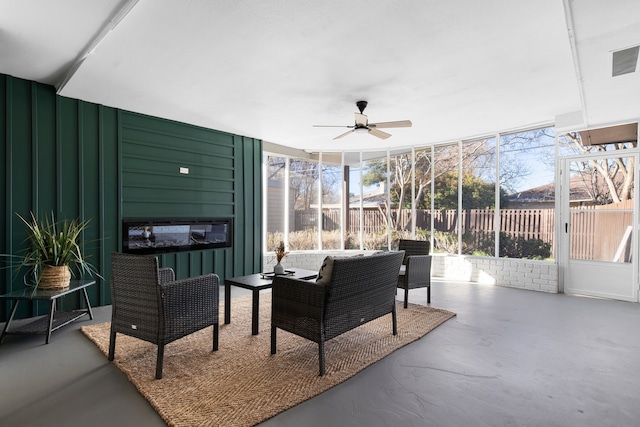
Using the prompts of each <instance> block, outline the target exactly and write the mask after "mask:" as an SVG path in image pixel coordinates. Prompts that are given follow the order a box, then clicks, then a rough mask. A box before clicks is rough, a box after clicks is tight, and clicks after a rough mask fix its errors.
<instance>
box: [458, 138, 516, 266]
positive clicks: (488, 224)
mask: <svg viewBox="0 0 640 427" xmlns="http://www.w3.org/2000/svg"><path fill="white" fill-rule="evenodd" d="M500 196H501V198H504V197H505V196H506V191H505V190H502V189H500ZM495 213H496V139H495V138H486V139H479V140H476V141H469V142H464V143H463V144H462V210H461V218H462V220H461V221H460V224H461V226H462V230H461V232H462V253H463V254H469V255H476V256H494V255H495V252H496V251H495Z"/></svg>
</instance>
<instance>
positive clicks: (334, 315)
mask: <svg viewBox="0 0 640 427" xmlns="http://www.w3.org/2000/svg"><path fill="white" fill-rule="evenodd" d="M403 257H404V254H403V253H402V252H386V253H382V254H377V255H371V256H365V257H349V258H331V257H327V259H326V260H325V264H324V266H323V270H321V274H320V275H319V279H318V281H317V282H310V281H305V280H299V279H293V278H290V277H286V276H277V277H276V278H275V279H274V280H273V292H272V311H271V354H276V330H277V328H280V329H282V330H285V331H288V332H291V333H294V334H296V335H299V336H301V337H304V338H306V339H308V340H311V341H314V342H316V343H317V344H318V358H319V364H320V375H324V373H325V357H324V343H325V341H328V340H330V339H332V338H335V337H337V336H338V335H341V334H343V333H345V332H347V331H349V330H351V329H353V328H355V327H357V326H360V325H362V324H364V323H366V322H369V321H371V320H374V319H377V318H378V317H381V316H384V315H386V314H391V320H392V332H393V335H397V321H396V304H395V292H396V283H397V281H398V271H399V270H400V266H401V264H402V258H403ZM329 262H332V268H331V271H330V272H328V271H326V270H327V269H325V268H324V267H325V266H327V265H328V264H329ZM321 277H324V280H326V283H320V281H321V279H320V278H321Z"/></svg>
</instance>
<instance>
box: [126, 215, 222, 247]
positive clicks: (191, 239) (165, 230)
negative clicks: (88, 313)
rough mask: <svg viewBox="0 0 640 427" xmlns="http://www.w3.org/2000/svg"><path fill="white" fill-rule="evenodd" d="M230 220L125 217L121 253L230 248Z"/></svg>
mask: <svg viewBox="0 0 640 427" xmlns="http://www.w3.org/2000/svg"><path fill="white" fill-rule="evenodd" d="M232 230H233V227H232V219H231V218H125V219H123V220H122V252H125V253H132V254H156V253H166V252H179V251H194V250H201V249H212V248H227V247H231V246H232V242H233V232H232Z"/></svg>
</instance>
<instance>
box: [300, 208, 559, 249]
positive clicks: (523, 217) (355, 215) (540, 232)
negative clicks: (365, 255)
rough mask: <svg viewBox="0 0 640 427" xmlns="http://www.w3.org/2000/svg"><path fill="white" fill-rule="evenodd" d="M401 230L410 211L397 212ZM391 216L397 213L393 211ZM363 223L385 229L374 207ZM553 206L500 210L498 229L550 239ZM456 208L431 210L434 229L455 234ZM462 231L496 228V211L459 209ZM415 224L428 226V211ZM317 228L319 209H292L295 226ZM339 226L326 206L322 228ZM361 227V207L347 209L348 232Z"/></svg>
mask: <svg viewBox="0 0 640 427" xmlns="http://www.w3.org/2000/svg"><path fill="white" fill-rule="evenodd" d="M400 215H401V216H400V221H399V224H400V227H399V228H400V229H403V230H409V229H410V228H411V211H409V210H403V211H402V212H401V214H400ZM392 217H393V219H394V222H395V219H396V218H397V215H396V212H393V213H392ZM362 219H363V223H364V227H363V228H364V232H365V233H379V232H380V231H381V230H383V229H385V228H386V218H385V216H384V215H383V214H382V213H381V212H380V211H379V210H376V209H364V210H363V217H362ZM554 219H555V210H554V209H502V210H501V211H500V231H502V232H505V233H508V234H510V235H514V236H520V237H523V238H525V239H541V240H543V241H545V242H551V241H552V240H553V230H554V224H555V223H554ZM458 220H459V218H458V211H457V210H455V209H448V210H440V211H434V217H433V223H434V227H433V228H434V230H436V231H443V232H450V233H454V232H456V230H457V227H458ZM460 220H461V226H462V232H463V233H466V232H478V231H481V232H485V233H493V232H494V231H495V221H496V217H495V211H494V210H493V209H469V210H464V211H462V212H461V219H460ZM416 227H418V228H422V229H426V230H429V229H431V211H429V210H418V211H416ZM312 228H318V211H317V210H308V211H302V210H298V211H296V212H295V229H296V230H308V229H312ZM339 228H340V211H339V210H332V209H327V210H324V211H323V213H322V229H323V230H326V231H332V230H337V229H339ZM359 230H360V210H359V209H357V208H354V209H350V210H349V227H348V230H347V231H348V232H354V233H355V232H358V231H359Z"/></svg>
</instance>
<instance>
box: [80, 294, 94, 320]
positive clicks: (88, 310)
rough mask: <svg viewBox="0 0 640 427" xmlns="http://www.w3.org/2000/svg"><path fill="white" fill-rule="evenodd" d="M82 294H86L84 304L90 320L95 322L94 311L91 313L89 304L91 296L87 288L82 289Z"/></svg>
mask: <svg viewBox="0 0 640 427" xmlns="http://www.w3.org/2000/svg"><path fill="white" fill-rule="evenodd" d="M82 292H84V303H85V304H86V305H87V313H89V319H91V320H93V311H91V303H90V302H89V295H87V288H82Z"/></svg>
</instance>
